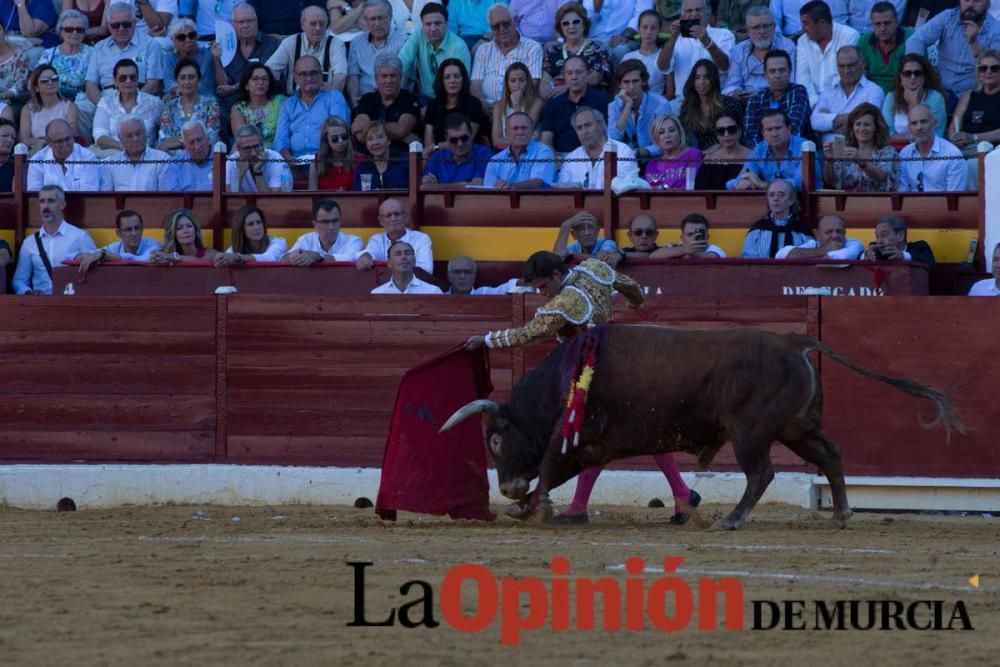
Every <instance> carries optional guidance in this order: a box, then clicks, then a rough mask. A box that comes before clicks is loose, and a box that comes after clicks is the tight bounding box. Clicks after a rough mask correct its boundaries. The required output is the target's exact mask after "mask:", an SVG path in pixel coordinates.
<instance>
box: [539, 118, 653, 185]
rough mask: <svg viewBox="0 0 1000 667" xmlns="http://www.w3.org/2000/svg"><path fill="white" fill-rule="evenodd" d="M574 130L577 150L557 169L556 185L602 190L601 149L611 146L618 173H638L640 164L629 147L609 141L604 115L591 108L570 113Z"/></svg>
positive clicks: (602, 161) (624, 175) (620, 174)
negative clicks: (614, 150) (615, 157)
mask: <svg viewBox="0 0 1000 667" xmlns="http://www.w3.org/2000/svg"><path fill="white" fill-rule="evenodd" d="M572 123H573V129H575V130H576V136H577V138H578V139H579V140H580V147H579V148H577V149H576V150H574V151H573V152H571V153H570V154H569V155H567V156H566V159H565V160H564V161H563V164H562V167H560V168H559V183H564V184H576V185H578V186H580V187H582V188H584V189H591V190H600V189H601V188H603V187H604V148H605V145H606V144H609V143H610V144H611V145H612V146H614V147H615V149H616V151H617V165H618V169H617V173H618V175H619V176H623V177H627V176H630V175H633V174H637V173H638V171H639V165H638V164H637V163H636V160H635V153H634V152H633V151H632V149H631V148H629V147H628V144H623V143H622V142H620V141H615V140H614V139H608V130H607V125H606V123H605V120H604V115H603V114H601V112H600V111H597V110H596V109H591V108H590V107H580V108H579V109H577V110H576V113H574V114H573V119H572Z"/></svg>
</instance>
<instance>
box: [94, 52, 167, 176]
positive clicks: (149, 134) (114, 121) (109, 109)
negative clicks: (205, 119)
mask: <svg viewBox="0 0 1000 667" xmlns="http://www.w3.org/2000/svg"><path fill="white" fill-rule="evenodd" d="M112 78H113V80H114V82H115V84H114V85H115V90H114V92H113V93H107V92H106V93H105V94H104V95H102V96H101V101H100V102H98V103H97V111H96V112H95V113H94V144H93V145H92V146H91V147H90V150H91V151H92V152H93V153H94V154H95V155H97V156H98V157H107V156H109V155H113V154H115V153H117V152H119V151H121V150H122V145H121V142H120V141H118V121H119V120H121V118H122V117H123V116H125V115H126V114H130V115H133V116H138V117H140V118H142V122H143V125H145V126H146V138H147V140H148V142H149V144H150V145H151V146H152V145H153V142H155V141H156V137H157V127H159V125H160V114H161V113H162V112H163V102H161V101H160V98H159V97H156V96H155V95H150V94H149V93H144V92H143V91H141V90H139V66H138V65H136V63H135V61H134V60H130V59H128V58H125V59H122V60H119V61H118V62H117V63H115V68H114V70H113V72H112Z"/></svg>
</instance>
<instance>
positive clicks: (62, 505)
mask: <svg viewBox="0 0 1000 667" xmlns="http://www.w3.org/2000/svg"><path fill="white" fill-rule="evenodd" d="M56 511H57V512H75V511H76V502H74V501H73V499H72V498H60V499H59V502H57V503H56Z"/></svg>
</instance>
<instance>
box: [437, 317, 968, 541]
mask: <svg viewBox="0 0 1000 667" xmlns="http://www.w3.org/2000/svg"><path fill="white" fill-rule="evenodd" d="M585 336H597V337H599V339H600V352H599V355H598V359H597V364H596V367H595V371H594V378H593V383H592V384H591V387H590V393H589V395H588V398H587V410H586V420H585V423H584V427H583V432H582V433H581V436H580V442H579V446H577V447H575V448H573V447H570V448H569V450H568V451H567V453H566V454H563V453H562V435H561V421H560V420H561V419H562V416H563V408H564V406H565V400H566V390H567V381H568V380H567V377H566V373H565V371H564V370H563V369H564V367H565V364H566V363H570V364H572V360H573V359H575V356H574V355H576V354H578V351H579V350H580V345H582V343H583V339H584V337H585ZM811 351H819V352H821V353H823V354H825V355H827V356H828V357H830V358H831V359H833V360H834V361H837V362H838V363H841V364H843V365H845V366H847V367H848V368H850V369H852V370H854V371H857V372H858V373H861V374H862V375H865V376H867V377H870V378H873V379H875V380H879V381H881V382H885V383H886V384H889V385H892V386H893V387H896V388H897V389H899V390H900V391H903V392H905V393H906V394H909V395H910V396H914V397H917V398H922V399H927V400H929V401H932V402H933V403H934V404H935V405H936V408H937V414H936V416H935V418H934V419H933V420H932V421H930V422H929V423H924V424H923V425H924V426H925V427H928V428H929V427H931V426H934V425H937V424H943V425H944V427H945V428H946V429H947V431H948V433H949V434H950V432H951V431H952V430H957V431H959V432H964V431H963V426H962V422H961V419H960V418H959V415H958V413H957V410H956V409H955V406H954V404H953V402H952V399H951V397H950V396H949V395H948V394H947V393H945V392H943V391H940V390H938V389H935V388H934V387H930V386H927V385H923V384H920V383H917V382H913V381H911V380H906V379H902V378H896V377H891V376H888V375H883V374H881V373H876V372H874V371H870V370H868V369H865V368H862V367H861V366H858V365H857V364H855V363H853V362H851V361H850V360H848V359H846V358H845V357H843V356H841V355H839V354H838V353H836V352H835V351H833V350H832V349H831V348H829V347H828V346H826V345H824V344H823V343H821V342H819V341H818V340H816V339H814V338H810V337H808V336H800V335H796V334H788V335H780V334H774V333H769V332H765V331H758V330H754V329H732V330H725V331H691V330H683V329H670V328H665V327H657V326H642V325H638V326H634V325H611V326H607V325H606V326H603V327H596V328H594V329H591V330H589V331H588V332H586V333H583V334H580V335H579V336H577V337H575V338H574V339H572V340H570V341H569V342H568V343H565V344H563V345H560V346H559V347H558V348H556V350H555V351H553V352H552V353H551V354H550V355H549V356H548V357H547V358H546V359H545V361H544V362H542V364H541V365H540V366H538V367H537V368H535V369H534V370H533V371H532V372H531V373H529V374H528V375H526V376H525V377H524V378H522V379H521V381H520V382H518V384H517V386H516V387H515V388H514V390H513V392H512V393H511V397H510V402H509V403H506V404H505V405H497V404H496V403H493V402H492V401H474V402H472V403H470V404H468V405H466V406H465V407H463V408H461V409H460V410H458V411H457V412H456V413H455V414H454V415H452V417H451V419H449V420H448V422H447V423H446V424H445V426H444V427H442V429H441V430H442V431H443V430H445V429H448V428H451V427H452V426H454V425H455V424H457V423H458V422H459V421H461V420H463V419H465V418H466V417H468V416H470V415H472V414H474V413H476V412H484V413H486V439H487V444H488V446H489V450H490V452H491V454H492V456H493V460H494V462H495V464H496V468H497V474H498V477H499V480H500V490H501V492H502V493H503V494H504V495H505V496H507V497H509V498H513V499H515V500H521V501H523V502H529V503H530V506H531V507H533V508H538V509H540V510H541V512H542V515H543V517H545V518H547V517H549V516H551V511H552V510H551V503H550V502H549V499H548V492H549V491H550V490H552V489H554V488H556V487H558V486H560V485H561V484H563V483H564V482H566V481H567V480H569V479H572V478H573V477H575V476H576V475H577V474H579V473H580V471H582V470H584V469H585V468H589V467H592V466H603V465H605V464H607V463H609V462H610V461H614V460H616V459H622V458H627V457H630V456H637V455H643V454H659V453H661V452H673V451H681V452H687V453H690V454H694V455H695V456H697V457H698V461H699V464H700V465H701V466H707V465H708V464H709V463H710V462H711V461H712V459H713V458H714V457H715V455H716V453H717V452H718V451H719V449H721V448H722V446H723V445H724V444H725V443H726V442H727V441H728V442H732V445H733V450H734V452H735V454H736V460H737V462H738V463H739V466H740V468H741V469H742V470H743V472H744V474H745V475H746V478H747V487H746V491H745V492H744V493H743V497H742V498H741V499H740V502H739V503H738V504H737V505H736V507H735V509H734V510H733V511H732V512H731V513H730V514H729V515H728V516H726V517H724V518H722V519H720V520H719V521H718V522H717V523H716V525H715V527H716V528H723V529H732V528H738V527H739V526H741V525H742V524H743V522H744V521H745V520H746V518H747V515H748V514H749V513H750V510H752V509H753V507H754V505H756V504H757V501H758V500H760V497H761V496H762V495H763V494H764V491H765V489H767V487H768V485H769V484H770V483H771V480H772V479H773V478H774V470H773V468H772V466H771V456H770V450H771V445H772V443H773V442H775V441H778V442H781V443H783V444H784V445H785V446H786V447H788V448H789V449H791V450H792V451H793V452H795V453H796V454H797V455H798V456H800V457H802V458H803V459H804V460H806V461H807V462H809V463H812V464H814V465H816V466H817V467H818V468H819V469H820V470H821V471H822V472H823V474H824V475H826V478H827V479H828V480H829V481H830V489H831V491H832V494H833V506H834V509H833V520H834V522H835V523H836V524H837V525H839V526H841V527H843V526H846V524H847V520H848V519H849V518H850V516H851V510H850V507H849V505H848V503H847V492H846V490H845V487H844V473H843V468H842V464H841V456H840V448H839V447H838V446H837V444H836V443H834V442H833V441H832V440H830V438H829V437H828V436H827V435H826V434H825V433H824V432H823V429H822V426H821V421H822V413H823V388H822V384H821V382H820V378H819V375H818V373H817V372H816V369H815V368H814V367H813V365H812V363H811V362H810V360H809V353H810V352H811ZM536 476H537V477H538V478H539V480H538V486H537V488H536V489H535V491H534V492H533V493H532V494H529V493H528V488H529V485H530V482H531V480H533V479H534V478H535V477H536Z"/></svg>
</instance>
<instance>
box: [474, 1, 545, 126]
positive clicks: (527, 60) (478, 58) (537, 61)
mask: <svg viewBox="0 0 1000 667" xmlns="http://www.w3.org/2000/svg"><path fill="white" fill-rule="evenodd" d="M489 21H490V26H491V27H492V28H493V41H490V42H484V43H483V44H480V45H479V47H478V48H477V49H476V53H475V57H474V58H473V61H472V73H471V74H470V75H469V76H470V79H471V82H472V87H471V89H472V94H473V95H475V96H476V97H478V98H479V99H481V100H482V101H483V104H485V105H486V106H487V107H489V108H491V109H492V107H493V105H494V104H495V103H496V102H497V101H498V100H499V99H500V98H501V97H502V96H503V84H504V74H505V73H506V71H507V68H508V67H509V66H510V65H511V64H512V63H515V62H520V63H524V64H525V65H526V66H527V67H528V71H529V72H531V79H532V81H533V82H534V84H535V89H536V90H537V89H538V82H539V80H540V79H541V77H542V45H541V44H539V43H538V42H536V41H535V40H533V39H528V38H527V37H522V36H521V34H520V33H519V32H518V31H517V28H516V27H515V26H514V19H513V18H511V15H510V11H508V9H507V7H505V6H504V5H494V6H493V7H491V8H490V11H489Z"/></svg>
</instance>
